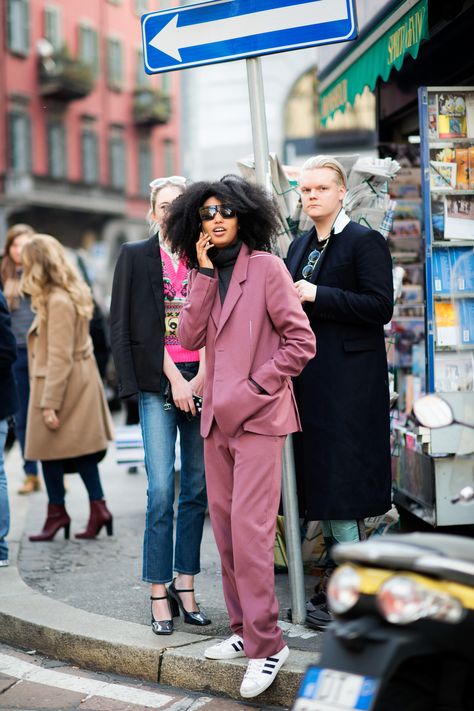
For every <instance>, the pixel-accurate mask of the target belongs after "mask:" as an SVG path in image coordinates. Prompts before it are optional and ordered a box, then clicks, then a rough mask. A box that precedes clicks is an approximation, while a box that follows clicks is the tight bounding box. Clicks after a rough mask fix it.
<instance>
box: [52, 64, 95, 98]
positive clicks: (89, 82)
mask: <svg viewBox="0 0 474 711" xmlns="http://www.w3.org/2000/svg"><path fill="white" fill-rule="evenodd" d="M93 88H94V76H93V72H92V68H91V67H90V66H89V65H88V64H84V63H83V62H81V61H79V60H78V59H73V58H72V57H70V56H68V55H66V54H57V55H53V56H51V57H40V58H39V92H40V94H41V95H42V96H50V97H54V98H56V99H62V100H63V101H73V100H74V99H83V98H84V97H85V96H87V95H88V94H90V92H91V91H92V89H93Z"/></svg>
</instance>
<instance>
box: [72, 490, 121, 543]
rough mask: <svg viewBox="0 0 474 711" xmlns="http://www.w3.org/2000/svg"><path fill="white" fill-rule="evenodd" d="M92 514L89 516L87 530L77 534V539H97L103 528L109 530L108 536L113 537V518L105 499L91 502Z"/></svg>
mask: <svg viewBox="0 0 474 711" xmlns="http://www.w3.org/2000/svg"><path fill="white" fill-rule="evenodd" d="M90 505H91V513H90V516H89V521H88V523H87V528H86V530H85V531H82V533H76V534H75V537H76V538H95V537H96V536H97V535H98V534H99V532H100V530H101V528H102V526H105V527H106V529H107V535H108V536H111V535H112V533H113V516H112V514H111V513H110V511H109V509H108V508H107V506H106V504H105V501H104V499H99V500H97V501H91V502H90Z"/></svg>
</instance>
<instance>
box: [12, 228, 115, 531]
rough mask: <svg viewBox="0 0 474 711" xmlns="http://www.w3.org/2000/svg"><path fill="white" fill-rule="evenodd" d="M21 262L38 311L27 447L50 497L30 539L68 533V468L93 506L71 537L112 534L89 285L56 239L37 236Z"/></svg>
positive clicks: (104, 413)
mask: <svg viewBox="0 0 474 711" xmlns="http://www.w3.org/2000/svg"><path fill="white" fill-rule="evenodd" d="M22 259H23V264H24V274H23V282H22V284H23V290H24V291H25V292H27V293H29V294H31V297H32V307H33V310H34V311H35V312H36V317H35V320H34V321H33V324H32V326H31V328H30V331H29V334H28V356H29V372H30V380H31V383H30V387H31V394H30V401H29V407H28V421H27V433H26V452H27V456H28V457H29V458H33V459H39V460H41V462H42V463H43V475H44V479H45V483H46V488H47V491H48V499H49V504H48V516H47V519H46V523H45V525H44V528H43V531H42V532H41V533H40V534H39V535H37V536H31V537H30V540H35V541H36V540H51V539H52V538H53V537H54V535H55V534H56V533H57V531H58V530H59V529H60V528H64V529H65V535H66V537H68V536H69V525H70V518H69V515H68V514H67V512H66V509H65V506H64V494H65V492H64V484H63V475H64V472H65V471H71V470H72V471H78V472H79V474H80V475H81V478H82V480H83V481H84V484H85V486H86V489H87V491H88V494H89V500H90V505H91V515H90V519H89V523H88V525H87V529H86V530H85V531H84V532H83V533H79V534H76V537H77V538H93V537H95V536H96V535H97V533H98V532H99V531H100V529H101V528H102V526H104V525H105V526H106V528H107V532H108V533H109V535H110V534H111V533H112V514H111V513H110V511H109V510H108V509H107V507H106V504H105V501H104V496H103V491H102V486H101V482H100V478H99V470H98V467H97V462H98V460H99V459H100V458H101V455H102V453H103V451H104V450H105V449H106V448H107V442H108V440H110V439H112V437H113V433H112V432H113V430H112V422H111V418H110V414H109V411H108V407H107V403H106V400H105V396H104V392H103V389H102V383H101V380H100V376H99V372H98V370H97V365H96V361H95V358H94V354H93V347H92V341H91V338H90V335H89V321H90V317H91V315H92V310H93V304H92V297H91V294H90V290H89V287H88V286H87V285H86V284H85V283H84V282H83V281H82V280H81V278H80V277H79V276H78V274H77V273H76V272H75V270H74V267H73V266H72V264H70V262H69V261H68V259H67V257H66V255H65V252H64V249H63V247H62V245H61V244H60V243H59V242H58V241H57V240H55V239H54V237H50V236H49V235H36V236H35V237H34V238H33V239H32V240H31V242H29V243H28V244H27V245H25V246H24V248H23V252H22Z"/></svg>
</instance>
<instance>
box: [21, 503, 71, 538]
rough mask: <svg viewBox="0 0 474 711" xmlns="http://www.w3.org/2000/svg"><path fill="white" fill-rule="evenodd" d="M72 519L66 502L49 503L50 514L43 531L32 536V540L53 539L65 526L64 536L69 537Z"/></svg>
mask: <svg viewBox="0 0 474 711" xmlns="http://www.w3.org/2000/svg"><path fill="white" fill-rule="evenodd" d="M70 525H71V519H70V518H69V516H68V513H67V511H66V507H65V506H64V504H48V515H47V517H46V521H45V523H44V526H43V530H42V531H41V533H38V534H37V535H36V536H30V537H29V538H30V541H52V540H53V538H54V536H55V535H56V533H57V532H58V531H59V529H60V528H64V538H69V527H70Z"/></svg>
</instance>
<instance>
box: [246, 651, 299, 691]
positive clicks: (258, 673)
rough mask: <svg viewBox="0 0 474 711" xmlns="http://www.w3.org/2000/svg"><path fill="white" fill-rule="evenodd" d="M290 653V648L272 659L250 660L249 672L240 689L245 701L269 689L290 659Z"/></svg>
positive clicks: (274, 655)
mask: <svg viewBox="0 0 474 711" xmlns="http://www.w3.org/2000/svg"><path fill="white" fill-rule="evenodd" d="M289 653H290V650H289V649H288V647H283V649H281V650H280V651H279V652H278V654H273V655H272V656H271V657H266V658H265V659H249V663H248V666H247V671H246V672H245V676H244V680H243V681H242V685H241V687H240V695H241V696H243V697H244V699H252V698H253V697H254V696H258V695H259V694H261V693H263V692H264V691H265V689H268V687H269V686H270V685H271V684H273V682H274V681H275V679H276V675H277V674H278V672H279V671H280V669H281V667H282V666H283V664H284V663H285V662H286V660H287V659H288V655H289Z"/></svg>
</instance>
